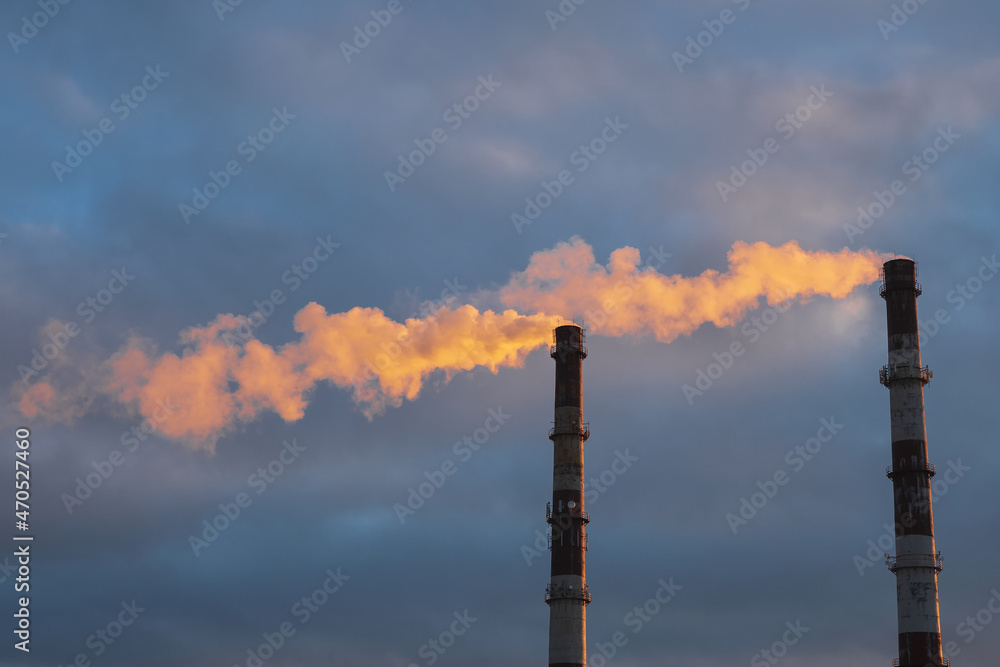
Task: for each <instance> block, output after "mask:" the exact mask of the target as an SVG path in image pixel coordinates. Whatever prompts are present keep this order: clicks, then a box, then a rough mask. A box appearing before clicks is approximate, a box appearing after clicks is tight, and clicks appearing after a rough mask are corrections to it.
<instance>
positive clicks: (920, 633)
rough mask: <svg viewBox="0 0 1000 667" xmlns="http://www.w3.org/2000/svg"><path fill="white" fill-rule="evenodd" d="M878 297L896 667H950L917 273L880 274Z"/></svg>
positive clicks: (912, 268)
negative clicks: (884, 349)
mask: <svg viewBox="0 0 1000 667" xmlns="http://www.w3.org/2000/svg"><path fill="white" fill-rule="evenodd" d="M882 278H883V282H882V288H881V290H880V291H879V293H880V294H881V295H882V298H884V299H885V303H886V314H887V330H888V334H889V363H888V365H886V366H885V367H884V368H882V371H881V372H880V373H879V377H880V379H881V381H882V384H884V385H885V386H886V387H888V388H889V414H890V418H891V424H892V465H891V466H889V468H888V469H887V470H886V475H887V476H888V477H889V479H891V480H892V491H893V499H894V507H895V518H896V556H895V557H891V556H887V558H886V560H887V562H888V565H889V569H890V570H891V571H892V572H893V573H895V575H896V604H897V610H898V614H899V660H898V661H895V662H896V664H898V665H899V667H926V666H928V665H945V664H948V663H947V662H945V660H944V658H943V655H942V652H941V622H940V618H939V613H938V588H937V575H938V572H940V571H941V555H940V553H938V552H937V550H936V548H935V545H934V515H933V512H932V510H931V477H933V476H934V466H932V465H930V464H928V462H927V432H926V428H925V425H924V385H925V384H927V383H928V382H929V381H930V379H931V377H932V376H933V374H932V373H931V372H930V371H929V370H928V369H927V367H926V366H922V365H921V363H920V342H919V337H918V333H919V332H918V329H917V326H918V325H917V297H918V296H920V284H919V283H917V272H916V265H915V264H914V262H913V260H909V259H894V260H891V261H888V262H886V263H885V265H884V267H883V269H882Z"/></svg>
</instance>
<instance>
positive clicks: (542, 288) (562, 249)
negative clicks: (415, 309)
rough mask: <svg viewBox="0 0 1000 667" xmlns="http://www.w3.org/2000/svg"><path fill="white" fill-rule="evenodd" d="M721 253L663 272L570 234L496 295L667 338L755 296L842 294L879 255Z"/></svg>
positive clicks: (601, 327) (877, 263) (796, 250)
mask: <svg viewBox="0 0 1000 667" xmlns="http://www.w3.org/2000/svg"><path fill="white" fill-rule="evenodd" d="M728 257H729V271H728V272H726V273H719V272H718V271H713V270H708V271H705V272H703V273H702V274H701V275H699V276H695V277H693V278H685V277H683V276H679V275H674V276H666V275H663V274H661V273H657V272H656V271H654V270H652V269H640V268H639V251H638V250H636V249H635V248H628V247H626V248H619V249H618V250H615V251H614V252H612V253H611V261H610V262H609V263H608V265H607V266H606V267H605V266H602V265H600V264H598V263H597V262H596V261H595V260H594V252H593V250H592V249H591V247H590V246H589V245H587V244H586V243H584V242H583V241H582V240H581V239H579V238H576V237H574V238H573V239H571V240H570V241H569V242H568V243H560V244H559V245H557V246H556V247H555V248H554V249H552V250H549V251H545V252H539V253H535V254H534V255H533V256H532V257H531V261H530V262H529V264H528V268H527V269H526V270H525V271H522V272H521V273H518V274H515V275H514V276H513V278H512V279H511V280H510V282H509V283H508V284H507V286H506V287H504V288H503V289H501V290H500V298H501V300H502V301H503V303H504V304H505V305H507V306H512V307H515V308H519V309H521V310H526V311H542V312H555V313H565V314H573V315H583V316H584V318H585V322H586V326H587V328H588V330H589V331H590V332H591V333H595V334H600V335H605V336H621V335H624V334H646V333H652V334H653V335H655V336H656V338H657V340H660V341H663V342H664V343H669V342H670V341H672V340H674V339H675V338H677V337H678V336H680V335H682V334H689V333H691V332H692V331H694V330H695V329H697V328H698V327H699V326H701V325H702V324H705V323H706V322H710V323H712V324H714V325H715V326H717V327H726V326H732V325H734V324H737V323H738V322H739V321H740V320H741V319H742V318H743V315H744V314H746V312H747V311H749V310H751V309H753V308H756V307H757V305H758V303H759V299H760V297H765V298H766V299H767V302H768V303H769V304H771V305H774V304H776V303H781V302H785V301H790V300H792V299H795V298H798V299H801V300H805V299H808V298H810V297H812V296H816V295H820V296H831V297H833V298H835V299H843V298H844V297H846V296H847V295H849V294H850V293H851V292H852V291H853V290H854V289H855V288H856V287H858V286H859V285H867V284H870V283H872V282H874V281H875V280H877V279H878V277H879V269H880V268H881V266H882V258H881V256H880V255H879V254H878V253H874V252H871V251H869V250H863V251H860V252H851V251H849V250H847V249H844V250H842V251H840V252H839V253H828V252H807V251H805V250H802V248H800V247H799V245H798V244H797V243H795V242H794V241H793V242H789V243H786V244H784V245H782V246H779V247H777V248H775V247H772V246H769V245H767V244H766V243H753V244H748V243H743V242H742V241H738V242H736V243H735V244H733V247H732V250H730V251H729V256H728Z"/></svg>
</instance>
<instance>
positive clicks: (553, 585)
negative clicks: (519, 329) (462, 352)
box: [545, 324, 590, 667]
mask: <svg viewBox="0 0 1000 667" xmlns="http://www.w3.org/2000/svg"><path fill="white" fill-rule="evenodd" d="M554 335H555V345H553V346H552V348H551V350H550V354H551V356H552V358H553V359H555V360H556V401H555V423H554V425H553V427H552V430H550V431H549V439H550V440H552V444H553V450H554V451H553V470H552V502H551V503H549V505H548V507H547V509H546V512H545V516H546V520H547V521H548V523H549V524H550V525H551V526H552V535H551V538H550V539H551V547H552V579H551V582H550V583H549V585H548V586H547V587H546V589H545V601H546V602H547V603H548V605H549V666H550V667H584V665H586V664H587V605H588V604H589V603H590V592H589V591H588V590H587V571H586V558H585V554H586V551H587V533H586V529H585V526H586V524H587V522H588V521H590V516H589V515H588V514H587V513H586V512H584V511H583V509H584V508H583V443H584V441H585V440H586V439H587V438H588V437H589V436H590V430H589V429H588V428H587V424H585V423H584V421H583V397H582V388H583V387H582V374H583V359H584V357H586V356H587V348H585V347H584V346H583V329H581V328H580V327H579V326H576V325H575V324H574V325H566V326H561V327H557V328H556V330H555V332H554Z"/></svg>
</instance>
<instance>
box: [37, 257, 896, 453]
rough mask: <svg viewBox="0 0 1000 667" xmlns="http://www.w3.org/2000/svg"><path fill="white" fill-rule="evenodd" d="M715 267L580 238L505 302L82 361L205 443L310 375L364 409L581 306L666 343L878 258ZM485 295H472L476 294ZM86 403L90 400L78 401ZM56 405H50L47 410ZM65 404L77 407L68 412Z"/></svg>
mask: <svg viewBox="0 0 1000 667" xmlns="http://www.w3.org/2000/svg"><path fill="white" fill-rule="evenodd" d="M728 259H729V269H728V271H726V272H725V273H720V272H718V271H714V270H707V271H704V272H703V273H702V274H701V275H698V276H695V277H683V276H679V275H673V276H668V275H664V274H661V273H658V272H657V271H655V270H653V269H651V268H648V267H647V268H641V267H640V262H639V251H638V250H636V249H634V248H628V247H626V248H620V249H618V250H615V251H614V252H613V253H612V254H611V258H610V261H609V262H608V264H607V265H602V264H599V263H598V262H597V261H596V260H595V258H594V253H593V250H592V248H591V247H590V246H589V245H587V244H586V243H584V242H583V241H582V240H580V239H579V238H573V239H571V240H570V241H569V242H567V243H560V244H558V245H557V246H556V247H555V248H552V249H551V250H545V251H541V252H537V253H535V254H534V255H533V256H532V257H531V259H530V262H529V264H528V267H527V269H525V270H524V271H521V272H519V273H515V274H514V275H513V276H512V277H511V279H510V281H509V282H508V283H507V285H505V286H504V287H502V288H501V289H500V290H499V291H498V292H495V293H487V294H486V296H492V298H494V299H499V302H500V303H502V304H503V305H504V306H506V307H508V308H509V309H508V310H503V311H502V312H494V311H493V310H484V311H480V310H479V309H477V308H475V307H473V306H471V305H464V306H460V307H457V308H454V309H452V308H443V309H441V310H438V311H436V312H434V313H432V314H430V315H428V316H426V317H422V318H411V319H407V320H405V321H404V322H396V321H393V320H392V319H390V318H389V317H387V316H386V315H385V313H383V312H382V311H381V310H379V309H378V308H361V307H358V308H352V309H351V310H349V311H347V312H343V313H327V312H326V310H325V309H324V308H323V306H321V305H319V304H317V303H310V304H308V305H306V306H305V307H304V308H302V309H301V310H300V311H299V312H298V313H296V315H295V319H294V326H295V331H296V332H298V333H299V334H300V338H299V340H297V341H294V342H291V343H288V344H286V345H283V346H280V347H277V348H275V347H272V346H270V345H265V344H264V343H261V342H260V341H258V340H254V339H251V340H248V341H247V342H246V343H245V344H235V345H234V344H232V341H233V337H232V333H233V332H235V331H236V330H237V329H238V328H239V327H240V326H241V325H244V326H245V324H246V321H247V319H246V318H244V317H239V316H235V315H229V314H225V315H219V316H218V317H217V318H216V319H215V320H214V321H213V322H211V323H209V324H208V325H206V326H203V327H194V328H191V329H188V330H186V331H184V332H182V333H181V336H180V342H181V343H182V345H184V346H185V349H184V350H183V352H182V353H181V354H180V355H178V354H175V353H173V352H160V351H158V350H157V349H155V347H154V346H153V345H152V344H151V343H150V342H149V341H147V340H143V339H132V340H129V341H128V343H127V344H126V345H125V346H124V347H123V348H122V349H120V350H119V351H118V352H116V353H115V354H114V355H112V357H111V359H110V360H108V361H107V362H105V363H104V364H102V365H101V367H100V368H99V369H95V370H94V371H93V372H91V373H90V374H89V375H90V377H89V379H88V381H87V382H88V391H89V392H90V393H99V394H102V395H103V396H104V397H105V398H108V399H110V400H112V401H113V402H116V403H119V404H124V405H127V406H130V407H132V408H134V409H135V410H137V411H138V413H139V414H140V415H142V416H143V417H146V418H150V417H151V416H152V415H153V414H154V412H155V410H156V409H157V407H158V406H160V405H162V404H164V403H168V404H172V405H174V406H175V409H174V410H173V411H172V413H171V415H170V417H169V419H165V420H162V421H161V422H158V423H157V424H156V425H157V428H158V430H159V431H160V432H161V433H162V434H163V435H165V436H167V437H170V438H175V439H178V440H183V441H185V442H187V443H189V444H192V445H194V446H201V447H205V448H207V449H211V448H212V447H213V445H214V443H215V441H216V440H217V439H218V438H219V437H221V436H223V435H225V434H226V433H229V432H231V431H232V430H233V429H234V428H236V427H237V426H238V425H239V424H240V423H245V422H249V421H252V420H254V419H256V418H257V417H258V416H259V415H260V414H261V413H262V412H264V411H272V412H275V413H277V414H278V415H279V416H281V418H282V419H284V420H286V421H296V420H298V419H301V418H302V416H303V414H304V412H305V409H306V406H307V405H308V403H309V396H310V393H311V391H312V389H313V388H314V387H315V386H316V385H317V383H319V382H321V381H326V382H329V383H331V384H334V385H336V386H338V387H342V388H345V389H349V390H350V391H352V393H353V398H354V400H355V402H356V403H357V404H358V405H359V407H360V409H361V410H362V411H363V412H364V413H365V414H366V415H367V416H368V417H369V418H371V417H372V416H374V415H376V414H379V413H380V412H382V411H384V410H385V409H386V408H387V407H389V406H398V405H400V404H401V403H402V401H403V400H404V399H405V400H413V399H415V398H416V397H417V396H418V395H419V393H420V390H421V388H422V387H423V385H424V383H425V382H426V381H427V379H428V377H429V376H431V375H443V377H444V379H445V380H446V381H447V380H448V379H450V378H451V377H452V376H453V375H454V374H456V373H458V372H461V371H468V370H471V369H473V368H476V367H477V366H483V367H485V368H488V369H490V370H491V371H492V372H494V373H496V372H497V371H498V370H499V369H500V368H501V367H520V366H521V365H522V364H523V363H524V359H525V357H527V355H528V354H529V353H530V352H531V351H533V350H535V349H536V348H538V347H542V346H545V345H547V344H549V343H550V342H551V336H552V329H553V328H554V327H556V326H558V325H560V324H563V323H566V322H567V321H568V318H572V317H578V316H582V317H584V319H585V322H586V326H587V328H588V330H589V332H590V333H592V334H598V335H606V336H622V335H626V334H633V335H643V334H651V335H653V336H655V337H656V338H657V340H660V341H663V342H670V341H672V340H674V339H675V338H677V337H678V336H680V335H684V334H689V333H691V332H692V331H694V330H695V329H697V328H698V327H699V326H701V325H702V324H705V323H712V324H714V325H715V326H718V327H725V326H730V325H733V324H736V323H738V322H739V321H740V320H741V318H742V317H743V315H744V314H745V313H746V312H747V311H748V310H750V309H752V308H755V307H756V306H757V305H758V304H759V302H760V298H761V297H764V298H765V299H766V300H767V302H768V303H769V304H772V305H773V304H775V303H779V302H785V301H792V300H798V301H802V300H806V299H809V298H811V297H813V296H829V297H832V298H835V299H841V298H844V297H846V296H847V295H849V294H850V293H851V292H852V291H853V290H854V289H855V288H856V287H858V286H860V285H866V284H870V283H871V282H874V281H875V280H876V279H877V278H878V276H879V268H880V266H881V261H882V260H881V256H880V255H878V254H877V253H874V252H871V251H860V252H851V251H849V250H846V249H845V250H842V251H841V252H839V253H827V252H808V251H805V250H802V249H801V248H800V247H799V246H798V244H796V243H794V242H790V243H786V244H784V245H782V246H780V247H773V246H769V245H767V244H765V243H753V244H747V243H742V242H738V243H736V244H734V245H733V247H732V249H731V250H730V252H729V255H728ZM481 296H483V295H481ZM80 393H81V392H80V389H79V387H78V386H77V387H72V388H64V387H60V386H59V385H58V383H57V382H54V381H52V380H51V379H47V380H44V381H39V382H38V383H36V384H35V385H33V386H32V387H31V388H30V389H29V390H27V391H25V392H23V393H22V394H21V396H20V409H21V412H22V413H23V414H24V415H25V416H28V417H36V416H37V417H43V418H48V419H59V418H60V415H63V414H66V406H65V400H64V397H65V396H77V395H79V394H80ZM88 405H89V403H88ZM57 408H58V409H57ZM74 414H75V413H74Z"/></svg>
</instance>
